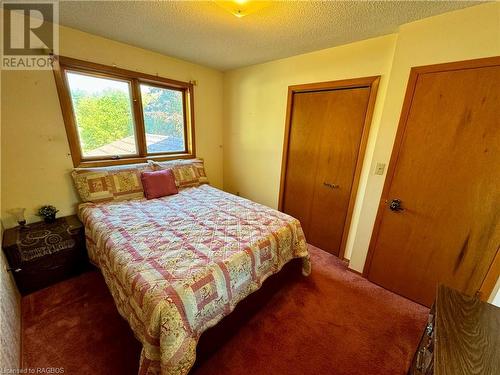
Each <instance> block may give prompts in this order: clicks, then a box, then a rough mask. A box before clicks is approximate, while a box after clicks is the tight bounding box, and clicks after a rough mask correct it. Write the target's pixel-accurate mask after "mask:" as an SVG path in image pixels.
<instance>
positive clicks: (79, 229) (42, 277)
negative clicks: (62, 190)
mask: <svg viewBox="0 0 500 375" xmlns="http://www.w3.org/2000/svg"><path fill="white" fill-rule="evenodd" d="M2 246H3V251H4V252H5V255H6V257H7V260H8V262H9V265H10V268H11V271H12V273H13V275H14V279H15V280H16V284H17V287H18V288H19V291H20V292H21V294H22V295H26V294H29V293H31V292H34V291H35V290H38V289H42V288H45V287H47V286H49V285H52V284H54V283H56V282H58V281H61V280H64V279H67V278H69V277H72V276H75V275H77V274H79V273H80V272H81V271H83V270H85V269H86V268H87V267H88V259H87V252H86V249H85V233H84V228H83V225H82V223H81V222H80V221H79V220H78V218H77V217H76V215H74V216H66V217H61V218H58V219H56V221H55V222H53V223H45V222H38V223H33V224H29V225H26V227H25V228H24V229H21V228H20V227H15V228H11V229H7V230H6V231H5V232H4V235H3V245H2Z"/></svg>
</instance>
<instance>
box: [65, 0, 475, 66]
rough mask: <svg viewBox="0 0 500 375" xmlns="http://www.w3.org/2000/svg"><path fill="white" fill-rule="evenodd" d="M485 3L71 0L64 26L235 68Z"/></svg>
mask: <svg viewBox="0 0 500 375" xmlns="http://www.w3.org/2000/svg"><path fill="white" fill-rule="evenodd" d="M475 4H478V2H477V1H276V2H272V4H271V5H270V6H268V7H267V8H265V9H261V10H259V11H258V12H256V13H254V14H250V15H248V16H246V17H243V18H237V17H235V16H233V15H232V14H230V13H229V12H227V11H225V10H224V9H222V8H221V7H220V6H218V5H217V4H215V3H214V2H213V1H64V2H61V3H60V21H61V24H63V25H66V26H69V27H72V28H75V29H79V30H82V31H86V32H89V33H92V34H96V35H100V36H103V37H106V38H109V39H114V40H117V41H120V42H123V43H127V44H131V45H134V46H138V47H142V48H145V49H149V50H152V51H156V52H159V53H162V54H165V55H169V56H173V57H177V58H180V59H184V60H188V61H192V62H195V63H199V64H202V65H206V66H209V67H213V68H216V69H219V70H223V71H224V70H229V69H234V68H238V67H243V66H247V65H252V64H257V63H261V62H265V61H270V60H275V59H279V58H283V57H288V56H293V55H297V54H301V53H306V52H310V51H315V50H319V49H323V48H328V47H333V46H337V45H341V44H346V43H350V42H353V41H357V40H362V39H367V38H371V37H375V36H380V35H384V34H390V33H393V32H395V31H397V28H398V26H399V25H401V24H404V23H407V22H411V21H414V20H417V19H421V18H425V17H429V16H432V15H436V14H439V13H444V12H447V11H451V10H454V9H460V8H465V7H468V6H471V5H475Z"/></svg>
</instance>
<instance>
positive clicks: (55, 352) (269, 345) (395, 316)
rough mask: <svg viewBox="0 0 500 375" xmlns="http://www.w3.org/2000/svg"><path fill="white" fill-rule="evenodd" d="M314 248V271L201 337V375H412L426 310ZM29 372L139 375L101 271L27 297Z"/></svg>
mask: <svg viewBox="0 0 500 375" xmlns="http://www.w3.org/2000/svg"><path fill="white" fill-rule="evenodd" d="M310 248H311V256H312V261H313V273H312V275H311V276H310V277H309V278H304V277H302V276H301V275H300V272H299V269H298V268H297V265H298V263H296V264H292V265H291V266H290V267H288V268H287V269H286V270H284V271H283V272H281V273H280V274H282V275H280V276H279V277H277V278H276V277H275V278H273V279H270V280H268V281H266V283H265V284H264V286H263V290H262V292H261V293H260V294H259V292H258V293H256V294H254V295H252V296H250V298H248V299H247V300H245V301H243V302H242V303H240V305H239V306H238V308H237V309H236V310H235V312H234V313H233V314H231V315H230V316H229V317H228V318H226V319H224V320H223V322H221V324H219V325H218V326H217V327H215V328H214V329H212V330H209V331H208V332H207V333H206V334H204V335H203V336H202V338H201V341H200V346H199V349H200V350H199V353H200V355H199V360H198V361H197V364H196V365H195V368H194V369H193V370H192V372H191V373H192V374H196V375H209V374H213V375H216V374H217V375H220V374H223V375H242V374H259V375H260V374H286V375H299V374H334V375H347V374H349V375H354V374H359V375H370V374H373V375H375V374H376V375H383V374H388V375H397V374H401V375H402V374H405V373H406V370H407V368H408V366H409V363H410V360H411V357H412V355H413V353H414V351H415V349H416V346H417V343H418V340H419V338H420V334H421V332H422V330H423V327H424V324H425V320H426V314H427V311H428V310H427V308H425V307H422V306H420V305H417V304H415V303H413V302H411V301H408V300H406V299H404V298H402V297H399V296H397V295H395V294H393V293H391V292H388V291H386V290H384V289H382V288H380V287H378V286H376V285H374V284H372V283H370V282H368V281H367V280H365V279H363V278H362V277H360V276H358V275H355V274H353V273H352V272H349V271H347V269H346V267H345V264H344V263H343V262H341V261H340V260H338V259H337V258H335V257H334V256H332V255H329V254H327V253H325V252H323V251H321V250H319V249H316V248H314V247H310ZM22 303H23V305H22V307H23V325H24V329H23V331H24V335H23V349H24V355H23V357H24V366H25V367H64V369H65V374H70V375H72V374H82V375H87V374H119V375H127V374H136V373H137V367H138V358H139V353H140V344H139V343H138V342H137V341H136V340H135V339H134V337H133V335H132V332H131V331H130V329H129V327H128V325H127V323H126V322H125V321H124V320H123V319H122V318H121V317H120V316H119V315H118V312H117V311H116V309H115V307H114V304H113V300H112V298H111V296H110V294H109V292H108V290H107V287H106V285H105V284H104V281H103V279H102V277H101V276H100V274H99V273H98V272H95V271H92V272H87V273H85V274H83V275H81V276H79V277H76V278H74V279H71V280H68V281H65V282H62V283H59V284H57V285H54V286H52V287H50V288H47V289H44V290H41V291H39V292H36V293H34V294H31V295H29V296H27V297H25V298H24V299H23V302H22Z"/></svg>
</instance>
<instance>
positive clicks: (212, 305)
mask: <svg viewBox="0 0 500 375" xmlns="http://www.w3.org/2000/svg"><path fill="white" fill-rule="evenodd" d="M160 169H163V170H168V169H170V170H171V171H172V172H173V175H174V176H175V185H176V186H177V188H178V193H177V194H172V195H168V196H163V197H159V198H155V199H146V198H145V197H144V188H143V184H142V182H141V176H142V174H144V172H147V171H150V170H160ZM73 178H74V180H75V185H76V187H77V190H78V192H79V194H80V196H81V198H82V200H83V201H84V202H85V203H82V204H80V206H79V209H78V213H79V217H80V219H81V221H82V222H83V224H84V226H85V233H86V238H87V249H88V253H89V257H90V259H91V261H92V262H93V263H94V264H95V265H96V266H97V267H99V268H100V270H101V272H102V274H103V276H104V279H105V281H106V284H107V286H108V288H109V290H110V291H111V294H112V296H113V299H114V301H115V304H116V306H117V309H118V311H119V312H120V314H121V315H122V316H123V317H124V318H125V319H126V320H127V321H128V323H129V325H130V327H131V328H132V330H133V332H134V334H135V336H136V337H137V339H138V340H139V341H140V342H141V343H142V346H143V349H142V352H141V359H140V369H139V373H140V374H162V375H166V374H175V375H177V374H187V373H188V372H189V370H190V368H191V367H192V365H193V364H194V362H195V358H196V345H197V342H198V339H199V337H200V335H201V334H202V333H203V332H204V331H205V330H207V329H208V328H210V327H212V326H214V325H215V324H217V323H218V322H219V321H220V320H221V319H222V318H223V317H224V316H226V315H227V314H229V313H230V312H231V311H232V310H233V309H234V308H235V306H236V304H237V303H238V302H239V301H241V300H242V299H244V298H245V297H247V296H248V295H249V294H251V293H252V292H254V291H256V290H257V289H259V288H260V286H261V285H262V283H263V281H264V280H265V279H266V278H267V277H269V276H270V275H272V274H274V273H277V272H278V271H280V270H281V268H282V267H283V266H284V265H285V264H286V263H287V262H289V261H290V260H292V259H293V258H302V265H303V267H302V268H303V271H302V272H303V274H304V275H308V274H309V272H310V267H311V266H310V261H309V255H308V251H307V246H306V242H305V238H304V234H303V232H302V228H301V226H300V223H299V222H298V220H296V219H294V218H292V217H290V216H288V215H286V214H284V213H281V212H278V211H276V210H274V209H271V208H268V207H266V206H262V205H260V204H257V203H254V202H252V201H249V200H247V199H244V198H241V197H237V196H234V195H231V194H228V193H225V192H223V191H221V190H218V189H216V188H214V187H211V186H210V185H208V184H207V182H208V181H207V180H206V176H205V172H204V167H203V161H202V160H199V159H196V160H188V161H182V162H181V161H178V162H164V163H156V162H155V163H149V164H143V165H135V166H130V167H118V168H116V167H108V168H95V169H76V170H74V171H73Z"/></svg>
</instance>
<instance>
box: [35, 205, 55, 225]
mask: <svg viewBox="0 0 500 375" xmlns="http://www.w3.org/2000/svg"><path fill="white" fill-rule="evenodd" d="M58 212H59V210H58V209H57V208H55V207H54V206H51V205H47V206H42V207H40V208H39V210H38V216H40V217H43V220H44V221H45V222H46V223H53V222H54V221H56V213H58Z"/></svg>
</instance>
